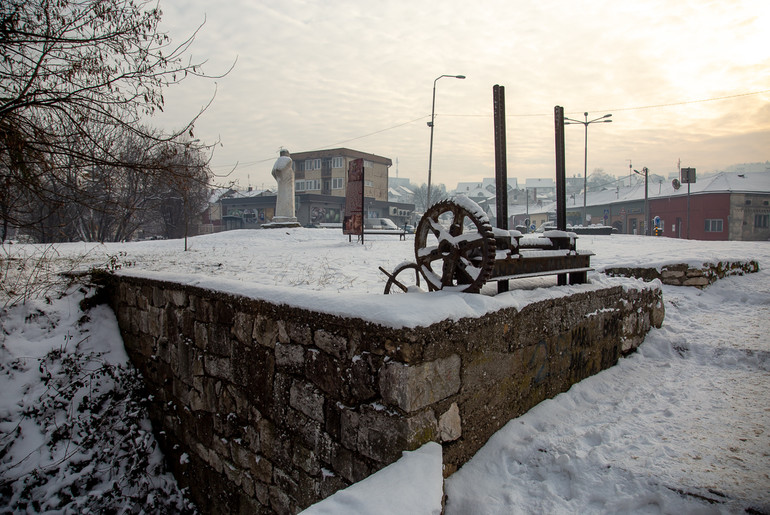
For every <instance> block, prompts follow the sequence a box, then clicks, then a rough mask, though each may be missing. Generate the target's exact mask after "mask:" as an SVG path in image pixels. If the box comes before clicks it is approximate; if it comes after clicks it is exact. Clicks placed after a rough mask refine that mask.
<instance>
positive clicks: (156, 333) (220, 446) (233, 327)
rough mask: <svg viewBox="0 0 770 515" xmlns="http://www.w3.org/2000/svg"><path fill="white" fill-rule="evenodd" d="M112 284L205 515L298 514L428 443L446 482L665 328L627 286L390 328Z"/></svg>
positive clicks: (649, 300)
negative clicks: (524, 419) (534, 410)
mask: <svg viewBox="0 0 770 515" xmlns="http://www.w3.org/2000/svg"><path fill="white" fill-rule="evenodd" d="M105 281H106V285H107V286H108V288H107V290H108V291H109V293H110V297H111V304H112V306H113V308H114V310H115V312H116V313H117V317H118V321H119V324H120V328H121V332H122V334H123V338H124V341H125V345H126V349H127V351H128V353H129V355H130V357H131V360H132V362H133V363H134V364H135V365H136V366H137V367H138V368H139V369H140V370H141V371H142V373H143V375H144V378H145V381H146V384H147V388H148V390H149V393H150V394H151V410H150V414H151V419H152V421H153V424H154V427H155V431H156V433H157V434H158V436H159V440H160V442H161V445H162V446H163V449H164V452H165V453H166V455H167V457H168V459H169V462H170V463H171V465H172V467H173V468H174V473H175V475H176V477H177V479H178V480H179V482H180V484H181V485H182V486H189V487H190V494H191V496H192V498H193V499H194V500H195V502H196V503H197V505H198V507H199V509H200V510H201V511H202V512H227V513H239V512H240V513H246V512H248V513H271V512H277V513H296V512H298V511H300V510H301V509H303V508H305V507H307V506H309V505H310V504H312V503H314V502H317V501H318V500H320V499H322V498H325V497H326V496H328V495H330V494H332V493H333V492H335V491H336V490H338V489H340V488H344V487H346V486H348V485H350V484H351V483H353V482H356V481H359V480H361V479H363V478H365V477H367V476H368V475H370V474H371V473H373V472H375V471H376V470H379V469H380V468H382V467H384V466H386V465H387V464H389V463H392V462H393V461H395V460H397V459H398V458H399V457H400V456H401V452H402V451H404V450H413V449H416V448H417V447H419V446H421V445H422V444H424V443H426V442H429V441H437V442H440V443H441V444H442V445H443V448H444V464H445V474H446V475H448V474H450V473H451V472H453V471H454V470H456V468H457V467H459V466H460V465H462V464H463V463H464V462H465V461H467V460H468V459H469V458H470V457H471V456H473V454H475V452H476V451H477V450H478V449H479V448H480V447H481V446H482V445H483V444H484V443H485V442H486V441H487V439H488V438H489V437H490V436H491V435H492V434H493V433H494V432H496V431H497V430H498V429H499V428H500V427H502V426H503V425H504V424H505V423H506V422H508V420H510V419H512V418H514V417H517V416H519V415H521V414H523V413H525V412H526V411H527V410H529V409H530V408H531V407H533V406H535V405H536V404H537V403H539V402H540V401H542V400H544V399H546V398H550V397H553V396H555V395H556V394H558V393H560V392H563V391H565V390H567V389H568V388H569V387H570V386H571V385H572V384H574V383H576V382H578V381H580V380H581V379H583V378H585V377H588V376H590V375H592V374H595V373H597V372H599V371H600V370H602V369H605V368H607V367H610V366H612V365H614V364H615V363H616V362H617V360H618V358H619V357H620V356H622V355H623V354H625V353H628V352H630V351H632V350H633V349H634V348H635V347H636V346H638V345H639V344H640V343H641V342H642V341H643V339H644V336H645V334H646V333H647V331H648V330H649V329H650V327H651V326H656V327H659V326H660V325H661V323H662V320H663V316H664V311H663V302H662V298H661V292H660V289H659V288H655V287H640V288H636V287H628V284H627V283H626V285H625V286H624V287H622V286H616V287H607V288H598V287H597V288H596V289H593V290H591V291H587V292H585V293H579V294H574V295H571V296H562V297H557V298H552V299H548V300H543V301H541V302H536V303H532V304H529V305H527V306H525V307H524V308H522V309H521V310H520V311H517V310H515V309H513V308H511V309H504V310H501V311H498V312H495V313H491V314H488V315H486V316H484V317H480V318H474V319H462V320H460V321H457V322H452V321H444V322H441V323H436V324H432V325H430V326H429V327H417V328H403V329H393V328H388V327H383V326H380V325H377V324H374V323H371V322H367V321H365V320H361V319H356V318H346V317H342V316H336V315H329V314H324V313H319V312H314V311H309V310H306V309H300V308H294V307H291V306H286V305H275V304H272V303H269V302H266V301H261V300H254V299H250V298H246V297H242V296H237V295H232V294H228V293H223V292H217V291H212V290H206V289H202V288H199V287H194V286H185V285H179V284H174V283H170V282H164V281H158V280H151V279H143V278H136V277H127V276H109V277H108V278H106V279H105ZM426 302H429V297H428V296H426Z"/></svg>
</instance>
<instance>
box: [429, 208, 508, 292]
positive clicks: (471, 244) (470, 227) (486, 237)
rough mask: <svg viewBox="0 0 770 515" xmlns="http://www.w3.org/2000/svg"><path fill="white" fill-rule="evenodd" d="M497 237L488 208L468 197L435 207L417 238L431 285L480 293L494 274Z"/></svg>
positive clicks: (432, 288) (431, 288)
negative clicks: (487, 213)
mask: <svg viewBox="0 0 770 515" xmlns="http://www.w3.org/2000/svg"><path fill="white" fill-rule="evenodd" d="M495 248H496V246H495V236H494V232H493V230H492V226H491V225H490V223H489V219H488V218H487V216H486V214H485V213H484V211H483V210H482V209H481V208H480V207H479V206H478V204H476V203H475V202H473V201H472V200H470V199H468V198H467V197H464V196H459V197H456V198H454V199H449V200H443V201H441V202H438V203H436V204H434V205H433V206H431V207H430V208H429V209H428V210H427V211H426V212H425V214H424V215H423V217H422V218H421V219H420V223H419V224H418V225H417V230H416V231H415V237H414V253H415V257H416V258H417V265H418V266H419V269H420V272H421V273H422V275H423V277H425V280H426V283H427V284H428V288H429V289H430V290H431V291H434V290H447V289H451V290H453V291H461V292H469V293H478V292H479V290H481V287H482V286H483V285H484V283H485V282H487V279H489V277H490V276H491V275H492V268H493V267H494V264H495Z"/></svg>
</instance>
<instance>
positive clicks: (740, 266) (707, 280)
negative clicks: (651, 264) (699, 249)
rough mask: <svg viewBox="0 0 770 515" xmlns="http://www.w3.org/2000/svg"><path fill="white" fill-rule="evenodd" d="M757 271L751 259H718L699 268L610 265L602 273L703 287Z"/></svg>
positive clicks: (684, 265) (685, 266) (757, 268)
mask: <svg viewBox="0 0 770 515" xmlns="http://www.w3.org/2000/svg"><path fill="white" fill-rule="evenodd" d="M758 271H759V263H757V261H755V260H751V261H719V262H717V263H703V266H702V267H700V268H697V267H692V266H690V265H687V264H684V263H682V264H678V265H665V266H663V267H661V268H660V269H658V268H642V267H637V268H635V267H612V268H606V269H605V270H604V273H605V274H607V275H609V276H613V277H617V276H622V277H636V278H637V279H643V280H645V281H652V280H653V279H660V281H661V282H663V284H670V285H673V286H695V287H697V288H705V287H706V286H708V285H709V284H712V283H714V282H715V281H716V280H717V279H722V278H724V277H727V276H730V275H744V274H749V273H755V272H758Z"/></svg>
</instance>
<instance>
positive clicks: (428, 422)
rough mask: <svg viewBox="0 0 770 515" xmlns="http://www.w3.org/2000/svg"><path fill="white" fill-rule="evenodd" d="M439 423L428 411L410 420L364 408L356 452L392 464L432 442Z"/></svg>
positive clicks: (359, 425)
mask: <svg viewBox="0 0 770 515" xmlns="http://www.w3.org/2000/svg"><path fill="white" fill-rule="evenodd" d="M437 437H438V422H437V421H436V417H435V415H434V413H433V411H431V410H423V411H420V412H418V413H415V414H412V415H410V416H407V417H405V416H403V415H398V414H394V413H391V412H388V411H385V410H382V409H376V408H370V407H367V408H366V409H365V410H364V412H363V413H361V415H360V418H359V424H358V452H360V453H361V454H362V455H364V456H366V457H367V458H371V459H373V460H375V461H377V462H379V463H382V464H389V463H393V462H394V461H396V460H397V459H399V458H400V457H401V453H402V452H403V451H405V450H414V449H416V448H418V447H419V446H421V445H423V444H425V443H427V442H430V441H435V440H436V439H437Z"/></svg>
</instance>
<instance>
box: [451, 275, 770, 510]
mask: <svg viewBox="0 0 770 515" xmlns="http://www.w3.org/2000/svg"><path fill="white" fill-rule="evenodd" d="M664 299H665V302H666V320H665V322H664V326H663V327H662V328H661V329H659V330H653V331H652V332H651V333H650V335H649V336H648V338H647V339H646V341H645V343H644V344H643V345H642V347H641V348H640V349H639V352H638V353H636V354H634V355H632V356H630V357H629V358H627V359H623V360H621V362H620V363H619V365H618V366H616V367H613V368H612V369H609V370H606V371H604V372H602V373H600V374H598V375H597V376H594V377H591V378H589V379H586V380H584V381H582V382H581V383H579V384H578V385H576V386H574V387H573V388H572V389H571V390H570V391H569V392H567V393H565V394H562V395H560V396H558V397H557V398H555V399H553V400H550V401H546V402H543V403H541V404H540V405H538V406H537V407H536V408H535V409H533V410H532V411H530V412H529V413H527V414H526V415H525V416H523V417H521V418H519V419H517V420H515V421H512V422H510V423H509V424H508V425H507V426H505V427H504V428H503V429H502V430H501V431H499V432H498V433H497V434H496V435H494V437H493V438H492V439H491V440H490V441H489V442H488V443H487V445H486V446H485V447H484V448H483V449H482V450H481V451H480V452H479V453H478V454H477V455H476V456H475V457H474V458H473V459H472V460H471V461H470V462H469V463H468V464H466V466H465V467H463V468H462V469H461V470H460V471H459V472H457V473H456V474H455V475H454V476H453V477H451V478H450V479H449V480H448V481H447V486H446V490H447V495H448V504H447V513H448V514H449V515H452V514H457V513H484V514H487V513H490V514H491V513H501V514H502V513H512V512H522V513H535V512H540V513H596V512H598V513H611V512H635V513H704V512H707V513H708V512H714V513H733V512H735V513H741V512H744V510H745V509H746V508H753V509H755V510H758V511H759V512H761V513H768V512H770V335H769V334H768V333H770V273H768V271H766V270H763V271H761V272H760V273H758V274H752V275H750V276H745V277H735V278H729V279H725V280H722V281H718V282H717V283H716V284H714V285H712V286H711V287H709V288H707V289H706V290H703V291H701V290H697V289H691V288H677V287H668V286H664ZM705 499H710V500H712V501H711V502H710V501H707V500H705Z"/></svg>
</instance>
